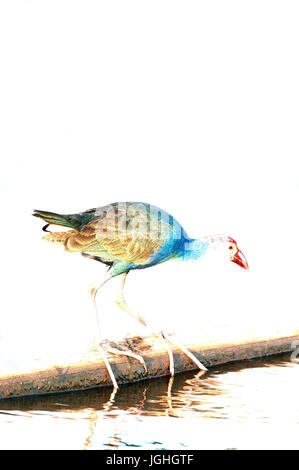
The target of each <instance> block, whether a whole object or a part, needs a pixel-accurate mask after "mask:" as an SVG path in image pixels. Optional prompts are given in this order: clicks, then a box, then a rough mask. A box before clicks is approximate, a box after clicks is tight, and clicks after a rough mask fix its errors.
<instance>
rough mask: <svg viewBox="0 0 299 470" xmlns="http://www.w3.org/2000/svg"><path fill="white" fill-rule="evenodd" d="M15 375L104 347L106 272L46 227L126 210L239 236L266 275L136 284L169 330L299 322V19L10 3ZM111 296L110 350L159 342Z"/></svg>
mask: <svg viewBox="0 0 299 470" xmlns="http://www.w3.org/2000/svg"><path fill="white" fill-rule="evenodd" d="M0 44H1V56H0V64H1V75H0V99H1V104H0V120H1V121H0V131H1V141H0V146H1V149H0V150H1V179H0V189H1V230H0V238H1V274H2V276H1V277H2V279H1V296H0V303H1V305H0V307H1V329H0V353H1V361H0V362H1V365H2V367H3V369H5V368H6V367H9V365H11V364H15V363H16V362H18V361H21V360H24V358H26V357H27V356H28V357H30V356H34V357H38V356H39V355H42V354H45V355H47V354H48V355H51V354H56V353H59V352H60V351H63V350H64V351H68V352H70V351H76V350H81V348H85V347H88V345H89V340H90V333H91V331H90V323H89V318H90V316H89V308H90V305H89V298H88V294H87V291H88V288H89V287H90V285H93V284H97V283H100V282H101V280H102V279H103V278H104V276H105V272H106V268H105V266H103V265H101V264H100V263H96V262H94V261H91V260H87V259H84V258H83V257H81V256H80V255H73V254H68V253H65V252H64V251H63V249H62V248H60V247H58V246H55V245H52V244H49V243H47V242H45V241H42V240H41V237H42V235H43V232H42V231H41V227H42V221H40V220H38V219H36V218H33V217H32V216H31V213H32V210H33V209H34V208H36V209H43V210H50V211H56V212H60V213H73V212H79V211H82V210H84V209H88V208H91V207H97V206H101V205H105V204H108V203H111V202H114V201H126V200H128V201H130V200H133V201H134V200H135V201H144V202H149V203H152V204H155V205H157V206H159V207H162V208H164V209H166V210H167V211H169V212H170V213H171V214H172V215H173V216H174V217H176V218H177V219H178V220H179V221H180V222H181V223H182V225H183V226H184V228H185V229H186V231H187V233H188V234H189V235H190V236H194V237H196V236H201V235H207V234H210V233H212V234H213V233H225V234H227V235H230V236H232V237H234V238H235V239H236V240H237V242H238V244H239V246H240V248H241V250H242V251H243V252H244V254H245V255H246V257H247V259H248V262H249V265H250V270H249V272H245V271H244V270H241V269H240V268H239V267H238V266H236V265H234V264H233V263H223V261H222V260H221V261H220V260H217V259H208V258H206V259H202V261H200V262H198V263H195V264H186V265H184V264H180V263H166V264H164V265H160V266H157V267H153V268H151V269H147V270H141V271H135V272H132V273H130V275H129V276H128V282H127V290H126V293H127V301H128V303H129V304H130V305H131V306H132V308H135V309H136V310H138V311H140V312H141V313H143V314H144V315H145V316H146V317H147V318H149V319H151V320H152V321H153V323H159V324H161V326H163V327H166V329H168V330H169V331H177V332H180V331H187V332H188V331H189V332H195V333H196V334H197V335H198V332H200V331H205V329H206V328H209V327H213V326H215V325H216V326H220V328H221V326H226V327H227V328H230V327H234V328H239V331H240V334H241V333H242V332H243V331H244V329H245V330H247V329H249V330H250V329H251V328H256V325H257V327H258V328H259V331H261V332H263V331H266V332H267V331H270V330H273V328H274V329H275V328H277V329H281V330H284V329H286V328H291V329H292V328H293V329H294V330H295V328H297V319H298V261H299V256H298V235H299V233H298V232H299V230H298V228H299V227H298V194H299V176H298V150H299V148H298V147H299V143H298V125H299V117H298V116H299V114H298V109H299V91H298V90H299V87H298V83H299V65H298V44H299V29H298V3H297V2H295V1H288V2H282V1H271V2H270V1H260V0H259V1H251V2H244V1H241V2H240V1H225V2H223V1H213V2H201V1H188V2H182V1H180V2H178V1H174V0H172V1H161V0H159V1H154V0H153V1H151V2H145V1H140V0H138V1H106V2H103V1H85V2H79V1H75V0H72V1H65V0H64V1H61V0H59V1H53V0H52V1H30V0H27V1H15V2H11V1H2V2H1V5H0ZM118 282H119V279H117V278H116V279H114V280H113V281H111V283H110V285H109V284H108V285H106V286H105V289H103V292H102V293H100V295H99V297H98V301H99V308H100V311H101V314H102V316H103V322H104V324H103V334H104V335H105V336H110V337H112V336H121V335H122V334H124V333H126V332H128V331H131V332H137V331H139V332H143V330H142V328H141V329H140V328H139V327H138V326H137V327H136V328H135V324H134V322H133V321H131V320H130V319H129V318H127V317H126V314H125V313H124V312H122V311H121V310H119V309H118V307H117V306H116V305H115V304H114V302H113V299H114V297H115V295H116V293H117V288H118Z"/></svg>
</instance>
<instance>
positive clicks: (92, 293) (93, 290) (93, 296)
mask: <svg viewBox="0 0 299 470" xmlns="http://www.w3.org/2000/svg"><path fill="white" fill-rule="evenodd" d="M111 277H112V276H111V274H109V276H108V277H107V278H106V279H105V280H104V282H102V284H100V285H99V286H98V287H93V288H91V289H90V290H89V294H90V297H91V300H92V302H93V306H94V311H95V313H96V322H97V333H98V341H96V340H95V339H94V341H93V342H94V345H95V348H96V349H97V348H99V347H100V349H101V352H102V351H104V349H103V347H102V346H101V344H100V338H101V334H100V320H99V314H98V309H97V304H96V295H97V292H98V290H99V289H100V288H101V287H102V286H103V285H104V284H105V283H106V282H108V281H109V280H110V279H111ZM105 350H106V351H108V352H110V353H111V354H117V355H122V356H129V357H132V358H134V359H136V360H137V361H139V362H140V363H141V364H142V367H143V368H144V370H145V372H147V368H146V365H145V362H144V359H143V357H141V356H139V355H138V354H135V353H133V352H132V351H128V350H127V351H122V350H121V349H117V348H113V347H111V346H105ZM103 359H104V361H105V364H106V361H107V362H108V359H107V358H105V357H104V356H103ZM108 364H109V363H108ZM106 366H107V364H106ZM107 369H108V366H107ZM108 370H109V374H110V376H111V373H110V371H111V367H110V365H109V369H108ZM111 372H112V371H111ZM113 377H114V375H113ZM111 379H112V376H111ZM112 381H113V383H114V381H115V378H114V379H112ZM115 382H116V381H115ZM114 386H115V384H114Z"/></svg>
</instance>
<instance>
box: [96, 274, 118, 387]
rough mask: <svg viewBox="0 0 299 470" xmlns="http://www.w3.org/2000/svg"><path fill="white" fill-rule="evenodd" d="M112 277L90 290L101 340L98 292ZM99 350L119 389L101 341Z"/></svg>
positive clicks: (98, 345)
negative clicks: (97, 303)
mask: <svg viewBox="0 0 299 470" xmlns="http://www.w3.org/2000/svg"><path fill="white" fill-rule="evenodd" d="M111 277H112V276H111V275H109V276H108V277H107V278H106V279H105V280H104V282H102V284H100V285H99V286H98V287H93V288H91V289H90V290H89V294H90V297H91V300H92V302H93V306H94V310H95V314H96V321H97V325H98V335H99V338H100V322H99V315H98V310H97V305H96V295H97V292H98V290H99V289H100V288H101V287H102V286H103V285H104V284H106V282H108V281H109V280H110V279H111ZM97 348H98V349H99V351H100V353H101V356H102V358H103V361H104V363H105V366H106V369H107V371H108V373H109V375H110V378H111V380H112V383H113V386H114V388H115V389H118V385H117V382H116V379H115V376H114V373H113V371H112V369H111V366H110V364H109V361H108V359H107V356H106V353H105V351H104V349H103V348H102V346H101V343H100V341H99V342H98V344H97Z"/></svg>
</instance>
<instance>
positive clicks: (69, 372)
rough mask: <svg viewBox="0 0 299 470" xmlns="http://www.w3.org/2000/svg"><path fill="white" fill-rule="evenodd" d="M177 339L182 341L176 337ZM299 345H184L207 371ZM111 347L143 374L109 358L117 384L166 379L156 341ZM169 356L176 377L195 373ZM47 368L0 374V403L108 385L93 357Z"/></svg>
mask: <svg viewBox="0 0 299 470" xmlns="http://www.w3.org/2000/svg"><path fill="white" fill-rule="evenodd" d="M180 339H181V338H180ZM296 341H297V346H298V344H299V331H296V332H294V334H293V335H289V336H282V337H280V336H279V335H278V334H274V335H273V334H272V337H268V338H256V339H254V338H250V339H249V338H243V339H242V340H240V341H226V342H220V341H219V340H218V341H214V342H213V341H205V343H204V344H203V338H202V337H201V338H194V337H193V338H192V339H190V338H189V339H188V338H184V340H183V344H184V345H185V346H186V347H187V348H188V349H190V350H191V351H192V352H193V353H194V354H195V355H196V356H197V357H198V359H199V360H200V361H201V362H202V363H203V364H205V365H206V366H207V367H208V368H210V367H213V366H215V365H219V364H225V363H228V362H233V361H241V360H246V359H252V358H257V357H263V356H269V355H273V354H278V353H282V352H288V351H292V350H293V349H294V348H295V346H294V345H295V342H296ZM106 344H107V345H110V346H112V347H113V348H121V349H126V348H128V349H130V350H131V351H133V352H135V353H137V354H140V355H142V356H143V358H144V360H145V363H146V365H147V369H148V373H147V374H145V372H144V369H143V367H142V366H141V364H140V363H139V362H138V361H136V360H135V359H131V358H128V357H127V356H116V355H109V356H108V357H109V361H110V364H111V366H112V369H113V371H114V374H115V377H116V380H117V382H118V384H124V383H130V382H136V381H139V380H144V379H148V378H155V377H161V376H167V375H169V360H168V354H167V352H166V351H165V350H164V349H163V345H162V344H161V342H160V341H159V340H158V339H157V338H155V337H141V336H135V337H131V338H127V339H124V340H122V341H118V342H112V341H110V342H108V341H106ZM172 349H173V352H174V363H175V373H176V374H177V373H180V372H183V371H187V370H196V366H195V364H194V363H193V362H192V361H191V360H190V359H189V358H188V357H187V356H185V355H184V354H183V353H182V352H181V351H179V350H177V349H175V348H172ZM55 362H56V363H55V364H54V363H52V364H45V363H44V364H40V365H39V366H37V367H33V368H32V369H31V370H27V371H24V372H23V371H22V373H20V372H12V373H9V374H6V375H2V376H1V375H0V399H5V398H10V397H21V396H27V395H42V394H48V393H57V392H66V391H74V390H85V389H89V388H93V387H107V386H111V381H110V378H109V376H108V374H107V371H106V367H105V364H104V362H103V360H102V358H101V356H100V355H99V354H98V353H96V352H90V353H86V355H83V356H82V355H81V356H80V357H75V356H72V357H68V358H60V359H59V361H55Z"/></svg>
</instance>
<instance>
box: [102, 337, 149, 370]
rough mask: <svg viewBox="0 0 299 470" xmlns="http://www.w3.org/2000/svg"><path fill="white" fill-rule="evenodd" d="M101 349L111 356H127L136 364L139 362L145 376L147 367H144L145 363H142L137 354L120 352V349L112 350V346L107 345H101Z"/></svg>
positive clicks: (127, 351) (142, 360)
mask: <svg viewBox="0 0 299 470" xmlns="http://www.w3.org/2000/svg"><path fill="white" fill-rule="evenodd" d="M102 347H104V348H105V351H107V352H109V353H111V354H116V355H120V356H128V357H132V358H133V359H136V360H137V361H138V362H140V364H141V365H142V367H143V369H144V372H145V373H146V374H147V367H146V364H145V361H144V359H143V357H142V356H140V355H139V354H135V353H133V352H132V351H129V350H127V349H126V350H122V349H118V348H114V347H113V346H110V345H107V344H105V343H104V344H102Z"/></svg>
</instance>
